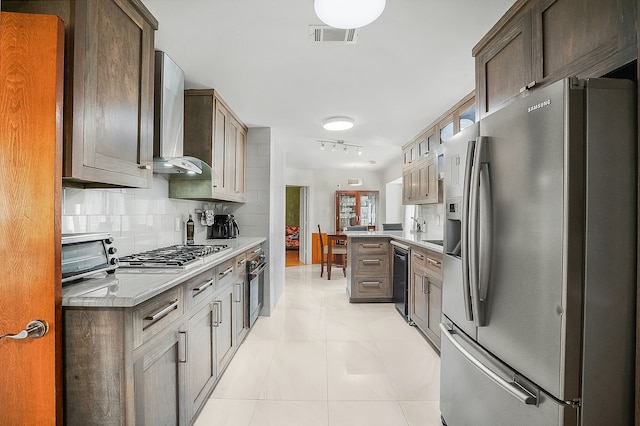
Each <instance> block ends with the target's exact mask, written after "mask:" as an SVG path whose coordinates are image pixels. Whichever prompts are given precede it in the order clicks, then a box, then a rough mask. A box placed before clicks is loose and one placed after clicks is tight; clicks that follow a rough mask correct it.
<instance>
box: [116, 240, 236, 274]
mask: <svg viewBox="0 0 640 426" xmlns="http://www.w3.org/2000/svg"><path fill="white" fill-rule="evenodd" d="M228 249H230V247H229V246H228V245H226V244H213V245H173V246H169V247H162V248H158V249H155V250H149V251H145V252H142V253H137V254H131V255H129V256H123V257H121V258H120V267H121V268H141V269H144V268H165V269H185V268H189V267H190V266H194V265H198V264H200V263H202V259H203V258H205V257H206V256H209V255H212V254H215V253H218V252H220V251H223V250H228Z"/></svg>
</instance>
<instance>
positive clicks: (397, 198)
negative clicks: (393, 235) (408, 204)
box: [385, 179, 404, 223]
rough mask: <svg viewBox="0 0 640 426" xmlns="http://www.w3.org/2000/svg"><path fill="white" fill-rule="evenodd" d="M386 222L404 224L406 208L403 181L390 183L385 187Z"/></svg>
mask: <svg viewBox="0 0 640 426" xmlns="http://www.w3.org/2000/svg"><path fill="white" fill-rule="evenodd" d="M385 195H386V203H385V213H386V214H385V216H386V218H385V222H386V223H402V222H403V221H404V206H403V205H402V180H400V182H399V183H398V182H397V179H396V180H395V181H393V182H389V183H387V184H386V186H385Z"/></svg>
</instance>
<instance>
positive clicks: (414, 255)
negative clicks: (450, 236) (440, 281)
mask: <svg viewBox="0 0 640 426" xmlns="http://www.w3.org/2000/svg"><path fill="white" fill-rule="evenodd" d="M411 262H413V264H415V265H418V266H422V267H424V268H426V269H427V270H429V271H430V272H433V273H434V274H435V275H436V276H437V277H442V254H441V253H437V252H435V251H430V250H426V251H418V250H412V252H411Z"/></svg>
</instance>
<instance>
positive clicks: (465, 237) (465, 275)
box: [460, 141, 476, 321]
mask: <svg viewBox="0 0 640 426" xmlns="http://www.w3.org/2000/svg"><path fill="white" fill-rule="evenodd" d="M475 145H476V142H475V141H469V142H468V146H467V161H466V164H465V169H464V170H465V171H464V193H463V194H464V196H463V201H462V229H461V234H462V235H461V238H460V239H461V246H462V247H461V248H460V257H461V260H462V291H463V295H464V312H465V316H466V319H467V321H473V308H472V306H471V283H470V277H469V255H470V253H469V243H470V242H469V204H470V198H471V171H472V169H473V155H474V153H475Z"/></svg>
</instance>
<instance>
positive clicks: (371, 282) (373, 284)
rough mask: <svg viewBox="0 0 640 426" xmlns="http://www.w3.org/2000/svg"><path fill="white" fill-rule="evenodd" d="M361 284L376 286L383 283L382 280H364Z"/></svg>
mask: <svg viewBox="0 0 640 426" xmlns="http://www.w3.org/2000/svg"><path fill="white" fill-rule="evenodd" d="M361 284H362V285H363V286H369V287H371V286H376V287H379V286H380V284H382V282H380V281H362V283H361Z"/></svg>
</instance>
